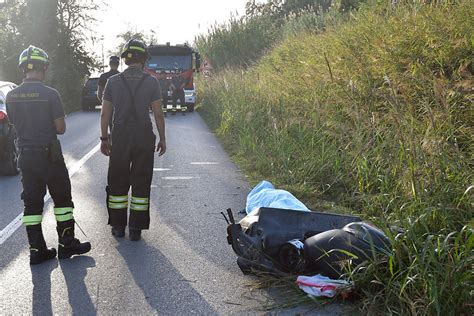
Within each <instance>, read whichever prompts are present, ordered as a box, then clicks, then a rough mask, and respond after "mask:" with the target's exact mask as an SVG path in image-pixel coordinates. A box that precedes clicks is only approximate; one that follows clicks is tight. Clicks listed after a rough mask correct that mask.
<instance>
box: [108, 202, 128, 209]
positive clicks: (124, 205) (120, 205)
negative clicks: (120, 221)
mask: <svg viewBox="0 0 474 316" xmlns="http://www.w3.org/2000/svg"><path fill="white" fill-rule="evenodd" d="M127 206H128V203H127V202H125V203H114V202H109V208H113V209H116V210H118V209H123V208H127Z"/></svg>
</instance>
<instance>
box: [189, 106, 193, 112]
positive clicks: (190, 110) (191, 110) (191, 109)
mask: <svg viewBox="0 0 474 316" xmlns="http://www.w3.org/2000/svg"><path fill="white" fill-rule="evenodd" d="M188 112H194V104H189V105H188Z"/></svg>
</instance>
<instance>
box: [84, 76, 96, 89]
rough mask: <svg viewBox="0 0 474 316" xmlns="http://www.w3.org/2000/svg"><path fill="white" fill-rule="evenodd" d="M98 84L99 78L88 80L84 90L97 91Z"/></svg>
mask: <svg viewBox="0 0 474 316" xmlns="http://www.w3.org/2000/svg"><path fill="white" fill-rule="evenodd" d="M98 83H99V78H89V79H87V82H86V88H88V89H97V85H98Z"/></svg>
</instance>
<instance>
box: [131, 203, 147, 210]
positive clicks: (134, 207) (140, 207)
mask: <svg viewBox="0 0 474 316" xmlns="http://www.w3.org/2000/svg"><path fill="white" fill-rule="evenodd" d="M130 209H131V210H132V211H148V204H147V205H142V204H134V203H132V204H130Z"/></svg>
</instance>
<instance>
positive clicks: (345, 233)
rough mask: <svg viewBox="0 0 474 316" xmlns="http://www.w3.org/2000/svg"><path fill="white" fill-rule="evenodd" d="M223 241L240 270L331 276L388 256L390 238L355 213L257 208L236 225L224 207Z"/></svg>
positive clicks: (333, 276) (230, 212)
mask: <svg viewBox="0 0 474 316" xmlns="http://www.w3.org/2000/svg"><path fill="white" fill-rule="evenodd" d="M222 214H223V215H224V217H225V218H226V220H227V222H228V227H227V235H228V236H227V241H228V243H229V244H230V245H231V246H232V249H233V250H234V252H235V253H236V254H237V256H238V258H237V264H238V266H239V268H240V269H241V270H242V272H243V273H244V274H248V273H252V272H254V271H263V272H268V273H272V274H276V275H280V274H286V273H298V274H303V273H315V272H317V273H321V274H323V275H325V276H328V277H330V278H333V279H337V278H339V277H340V276H341V275H342V274H343V273H344V268H345V267H346V266H347V265H350V266H352V267H355V266H357V265H359V264H360V263H362V262H363V261H365V260H368V259H370V258H374V257H375V256H377V255H380V254H383V255H389V254H390V249H391V245H390V240H389V239H388V238H387V236H386V235H385V234H384V233H383V232H382V231H381V230H379V229H377V228H376V227H373V226H371V225H370V224H367V223H365V222H362V220H361V219H360V218H359V217H357V216H348V215H338V214H331V213H321V212H298V211H294V210H288V209H277V208H267V207H261V208H259V209H257V210H255V211H254V212H252V213H250V214H248V215H247V216H246V217H244V218H243V219H242V220H241V221H240V222H239V223H237V222H236V221H235V219H234V216H233V214H232V210H230V209H228V210H227V216H226V215H225V214H224V213H222Z"/></svg>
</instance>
